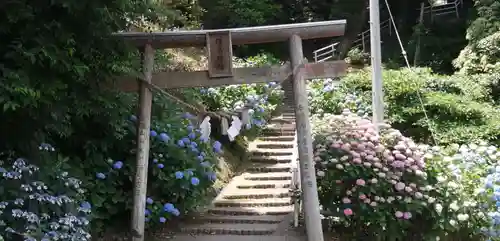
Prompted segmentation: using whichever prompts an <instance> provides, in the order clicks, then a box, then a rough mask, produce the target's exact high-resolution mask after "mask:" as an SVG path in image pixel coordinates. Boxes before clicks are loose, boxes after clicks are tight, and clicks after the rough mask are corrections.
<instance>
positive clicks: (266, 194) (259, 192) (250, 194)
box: [222, 188, 290, 199]
mask: <svg viewBox="0 0 500 241" xmlns="http://www.w3.org/2000/svg"><path fill="white" fill-rule="evenodd" d="M284 197H290V189H288V188H274V189H232V190H228V193H227V194H224V195H223V196H222V199H263V198H284Z"/></svg>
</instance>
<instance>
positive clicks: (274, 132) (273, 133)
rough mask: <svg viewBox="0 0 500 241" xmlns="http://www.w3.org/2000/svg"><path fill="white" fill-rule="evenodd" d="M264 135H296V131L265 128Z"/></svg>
mask: <svg viewBox="0 0 500 241" xmlns="http://www.w3.org/2000/svg"><path fill="white" fill-rule="evenodd" d="M262 136H295V131H272V130H263V131H262Z"/></svg>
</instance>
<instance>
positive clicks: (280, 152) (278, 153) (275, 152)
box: [249, 149, 293, 159]
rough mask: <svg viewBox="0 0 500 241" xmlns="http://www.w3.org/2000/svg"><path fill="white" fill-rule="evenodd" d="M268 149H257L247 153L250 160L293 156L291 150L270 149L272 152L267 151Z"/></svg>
mask: <svg viewBox="0 0 500 241" xmlns="http://www.w3.org/2000/svg"><path fill="white" fill-rule="evenodd" d="M267 150H269V149H258V150H254V151H252V152H250V153H249V157H250V159H252V158H253V157H278V156H279V157H284V156H289V157H291V156H293V149H283V150H281V149H271V150H272V151H267Z"/></svg>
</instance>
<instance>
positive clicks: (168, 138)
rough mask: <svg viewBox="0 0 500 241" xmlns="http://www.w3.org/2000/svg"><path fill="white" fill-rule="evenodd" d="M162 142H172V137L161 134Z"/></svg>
mask: <svg viewBox="0 0 500 241" xmlns="http://www.w3.org/2000/svg"><path fill="white" fill-rule="evenodd" d="M160 140H162V141H163V142H168V141H169V140H170V137H169V136H168V135H167V134H165V133H160Z"/></svg>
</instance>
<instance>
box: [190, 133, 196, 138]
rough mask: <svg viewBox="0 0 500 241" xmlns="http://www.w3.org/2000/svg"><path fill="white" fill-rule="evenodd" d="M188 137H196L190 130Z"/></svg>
mask: <svg viewBox="0 0 500 241" xmlns="http://www.w3.org/2000/svg"><path fill="white" fill-rule="evenodd" d="M188 137H189V138H191V139H195V138H196V134H195V133H194V132H191V133H189V135H188Z"/></svg>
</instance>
